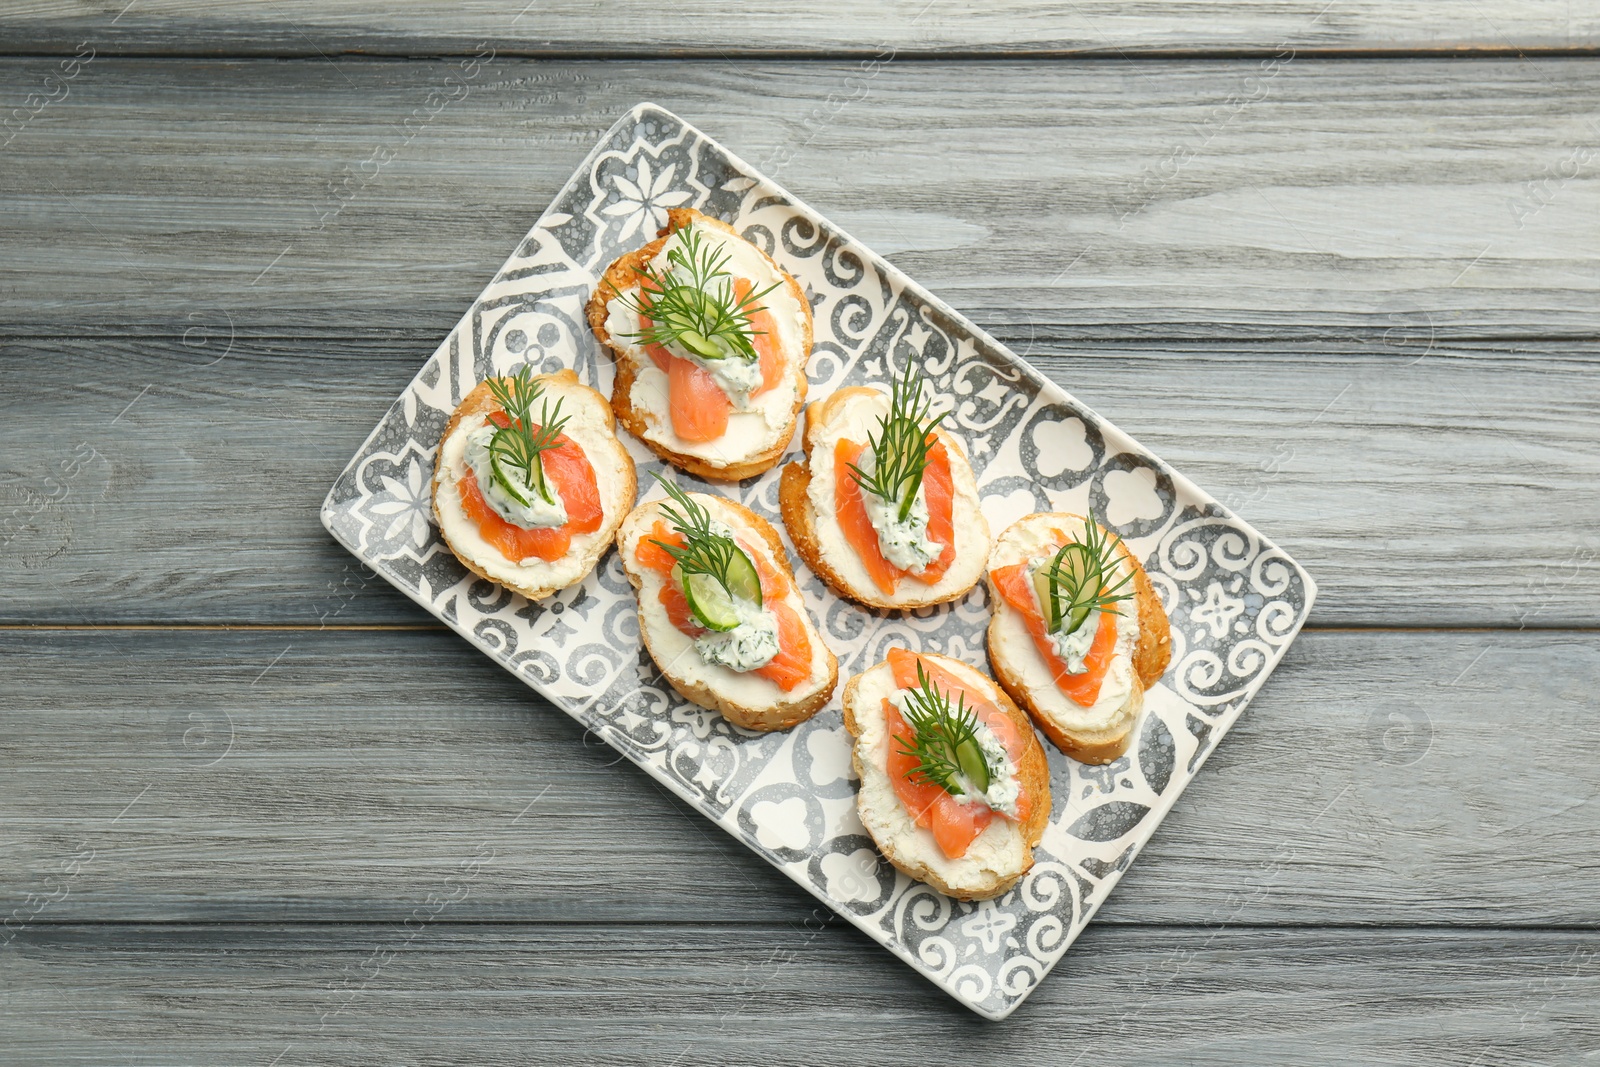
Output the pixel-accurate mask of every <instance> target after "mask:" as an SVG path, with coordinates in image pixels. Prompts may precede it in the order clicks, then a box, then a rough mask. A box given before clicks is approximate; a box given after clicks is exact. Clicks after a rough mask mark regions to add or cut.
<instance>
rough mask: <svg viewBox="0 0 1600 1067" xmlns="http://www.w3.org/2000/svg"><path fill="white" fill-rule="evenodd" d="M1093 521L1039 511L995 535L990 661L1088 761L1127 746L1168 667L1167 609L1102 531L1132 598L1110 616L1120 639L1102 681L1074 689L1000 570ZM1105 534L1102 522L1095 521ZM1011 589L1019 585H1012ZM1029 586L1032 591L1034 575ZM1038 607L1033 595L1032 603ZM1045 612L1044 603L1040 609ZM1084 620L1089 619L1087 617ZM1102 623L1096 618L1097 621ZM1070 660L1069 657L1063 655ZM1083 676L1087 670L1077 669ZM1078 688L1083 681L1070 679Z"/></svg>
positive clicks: (1045, 726)
mask: <svg viewBox="0 0 1600 1067" xmlns="http://www.w3.org/2000/svg"><path fill="white" fill-rule="evenodd" d="M1088 521H1089V520H1088V519H1086V518H1085V517H1084V516H1082V515H1074V514H1071V513H1068V512H1037V513H1035V514H1032V515H1027V516H1024V517H1023V518H1021V519H1018V520H1017V521H1016V522H1015V523H1013V524H1011V526H1009V527H1007V528H1006V530H1005V531H1004V532H1003V533H1002V534H1001V535H1000V536H999V537H998V538H996V540H995V544H994V549H993V550H992V551H991V552H990V555H989V593H990V606H991V610H992V612H993V614H992V615H991V616H990V619H989V632H988V644H989V663H990V665H991V666H993V668H994V674H995V677H996V678H997V679H999V681H1000V684H1001V685H1002V686H1004V687H1005V690H1006V692H1008V693H1010V694H1011V696H1012V697H1013V698H1014V699H1015V700H1016V701H1017V703H1019V704H1021V705H1022V706H1023V707H1024V708H1026V709H1027V711H1028V714H1029V715H1030V716H1032V718H1033V721H1034V722H1035V723H1036V724H1037V725H1038V727H1039V729H1040V730H1041V731H1043V732H1044V735H1045V736H1046V737H1048V738H1049V739H1050V740H1051V742H1052V743H1054V744H1055V746H1056V747H1057V748H1059V749H1061V751H1063V752H1065V753H1066V754H1067V755H1069V756H1071V757H1073V758H1074V759H1076V760H1079V761H1080V762H1083V763H1091V764H1101V763H1110V762H1111V761H1112V760H1114V759H1116V758H1117V757H1119V756H1121V755H1122V754H1123V753H1124V752H1126V751H1127V748H1128V745H1129V742H1130V740H1131V739H1132V737H1133V734H1134V731H1135V729H1136V728H1137V726H1138V722H1139V714H1140V712H1141V711H1142V710H1143V709H1144V694H1145V691H1146V690H1147V689H1148V688H1150V686H1152V685H1154V684H1155V683H1156V682H1157V681H1159V680H1160V678H1161V676H1162V675H1163V674H1164V673H1166V669H1167V663H1168V661H1169V660H1170V659H1171V656H1172V637H1171V632H1170V629H1169V625H1168V622H1167V613H1166V610H1165V609H1164V608H1162V606H1161V600H1160V598H1159V597H1157V596H1156V592H1155V588H1154V587H1153V586H1152V585H1151V584H1150V578H1149V576H1148V575H1146V574H1145V572H1144V568H1143V567H1142V566H1140V564H1139V561H1138V560H1137V559H1135V558H1134V557H1133V555H1132V553H1130V552H1129V551H1128V549H1127V546H1126V545H1125V544H1123V542H1122V540H1121V539H1120V538H1115V537H1114V536H1112V535H1110V534H1106V535H1105V543H1106V544H1107V545H1108V546H1109V548H1108V550H1109V551H1110V552H1111V553H1113V554H1114V556H1115V561H1114V562H1115V569H1114V571H1113V572H1112V573H1111V574H1110V575H1108V579H1109V581H1110V582H1111V583H1115V582H1117V581H1121V580H1123V579H1127V582H1126V585H1125V586H1124V588H1125V589H1126V590H1127V591H1129V592H1131V594H1132V596H1131V598H1130V599H1127V600H1124V601H1122V602H1121V603H1120V604H1117V605H1116V608H1117V611H1116V613H1115V614H1109V613H1108V615H1107V618H1106V621H1107V624H1108V625H1114V627H1115V639H1114V643H1113V644H1112V645H1111V655H1110V658H1109V662H1108V665H1107V666H1106V668H1105V671H1104V676H1103V680H1102V681H1101V682H1100V684H1099V686H1098V689H1097V690H1096V691H1095V692H1093V693H1092V695H1091V694H1089V693H1088V692H1086V691H1085V692H1081V693H1080V694H1079V696H1078V697H1074V696H1073V695H1071V694H1069V693H1068V692H1067V691H1066V690H1065V689H1064V688H1063V685H1062V683H1061V682H1060V681H1059V675H1058V667H1057V665H1056V663H1055V662H1053V661H1052V660H1051V659H1050V658H1049V657H1047V656H1046V655H1045V653H1044V652H1043V651H1041V649H1040V648H1039V642H1038V639H1037V638H1036V636H1035V633H1034V629H1033V627H1034V626H1036V625H1038V621H1037V620H1034V621H1032V622H1031V621H1030V613H1028V612H1024V611H1021V610H1019V609H1018V608H1017V607H1016V606H1014V605H1013V603H1011V601H1010V600H1008V599H1007V597H1006V596H1005V595H1003V590H1002V589H1001V587H1000V584H999V582H998V581H997V578H996V574H997V572H1005V571H1007V570H1008V569H1010V568H1014V567H1016V566H1018V565H1019V564H1020V565H1022V566H1023V567H1024V568H1030V569H1031V568H1032V567H1034V566H1036V565H1038V564H1041V563H1043V562H1046V561H1048V559H1049V558H1050V557H1051V556H1052V555H1053V554H1054V553H1055V551H1056V549H1057V548H1059V547H1060V546H1061V545H1064V544H1066V543H1068V542H1069V541H1079V540H1081V539H1082V538H1083V537H1084V536H1085V531H1086V524H1087V522H1088ZM1096 529H1097V530H1099V531H1101V532H1102V533H1105V528H1104V527H1102V526H1097V527H1096ZM1012 588H1013V591H1015V589H1016V587H1015V586H1013V587H1012ZM1027 588H1028V590H1029V591H1030V592H1031V591H1032V590H1033V583H1032V581H1031V580H1030V581H1028V582H1027ZM1037 605H1038V598H1037V595H1036V594H1035V595H1034V601H1033V606H1031V607H1030V611H1031V610H1032V608H1033V607H1034V606H1037ZM1038 610H1039V611H1040V613H1041V618H1042V612H1043V609H1042V608H1038ZM1085 625H1088V623H1087V622H1086V623H1085ZM1096 625H1098V622H1097V624H1096ZM1061 662H1063V663H1065V662H1066V661H1061ZM1078 673H1079V675H1084V674H1086V673H1087V672H1086V671H1080V672H1078ZM1070 684H1072V685H1073V686H1074V688H1077V687H1079V686H1081V685H1083V684H1084V683H1079V682H1075V681H1074V682H1071V683H1070Z"/></svg>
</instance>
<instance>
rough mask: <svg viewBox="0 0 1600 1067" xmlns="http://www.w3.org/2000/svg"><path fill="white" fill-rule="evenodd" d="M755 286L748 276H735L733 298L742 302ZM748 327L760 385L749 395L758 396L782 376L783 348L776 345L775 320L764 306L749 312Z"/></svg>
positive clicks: (776, 328)
mask: <svg viewBox="0 0 1600 1067" xmlns="http://www.w3.org/2000/svg"><path fill="white" fill-rule="evenodd" d="M755 287H756V284H755V282H752V281H750V280H749V279H748V278H735V279H734V280H733V295H734V299H736V300H738V301H741V302H742V301H743V300H744V298H745V297H747V296H749V295H750V290H752V289H754V288H755ZM750 329H751V331H752V332H753V336H752V337H751V338H750V343H751V344H752V345H754V346H755V350H756V355H758V356H760V357H761V385H760V386H759V387H757V388H756V390H755V391H754V392H752V393H751V394H750V395H751V396H760V395H761V394H762V393H764V392H766V391H767V390H768V389H771V388H772V387H773V386H775V385H777V384H778V381H779V379H781V378H782V377H783V350H782V349H781V348H779V347H778V323H777V320H776V319H774V318H773V317H772V312H770V311H768V310H767V309H766V307H765V306H763V307H762V308H761V309H760V310H757V311H751V312H750Z"/></svg>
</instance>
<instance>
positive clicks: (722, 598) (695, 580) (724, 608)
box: [683, 574, 739, 633]
mask: <svg viewBox="0 0 1600 1067" xmlns="http://www.w3.org/2000/svg"><path fill="white" fill-rule="evenodd" d="M683 596H684V599H685V600H687V601H688V602H689V610H690V611H691V612H693V613H694V617H695V618H696V619H697V620H699V623H700V625H701V626H704V627H705V628H706V629H708V630H716V631H718V632H721V633H726V632H727V631H729V630H732V629H733V628H734V627H736V626H738V625H739V610H738V606H737V605H735V604H734V602H733V597H732V596H731V595H729V593H728V591H727V590H726V589H725V588H723V586H722V583H721V582H719V581H717V580H716V579H715V578H713V577H712V576H711V575H709V574H686V575H684V577H683Z"/></svg>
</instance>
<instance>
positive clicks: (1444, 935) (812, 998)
mask: <svg viewBox="0 0 1600 1067" xmlns="http://www.w3.org/2000/svg"><path fill="white" fill-rule="evenodd" d="M1597 949H1600V935H1597V934H1596V933H1595V932H1593V931H1583V932H1573V931H1539V932H1520V933H1517V934H1506V933H1501V932H1493V931H1431V930H1430V931H1417V930H1403V929H1402V930H1393V929H1378V930H1359V929H1342V930H1299V931H1262V930H1231V929H1229V930H1203V929H1199V930H1196V929H1184V930H1173V929H1168V928H1161V929H1151V928H1123V929H1112V928H1098V929H1091V930H1089V932H1088V933H1087V934H1085V935H1084V937H1083V938H1082V939H1081V940H1080V941H1079V942H1078V943H1077V945H1075V946H1074V947H1073V949H1072V951H1071V953H1070V954H1069V955H1068V956H1067V958H1066V960H1064V961H1063V963H1062V964H1061V965H1060V967H1058V968H1057V970H1056V972H1055V973H1053V974H1052V975H1050V976H1049V977H1047V978H1046V979H1045V980H1044V982H1043V983H1041V985H1040V987H1039V989H1038V990H1037V991H1036V992H1035V993H1034V994H1033V996H1032V998H1031V999H1029V1000H1028V1001H1027V1002H1026V1003H1025V1004H1023V1006H1022V1007H1021V1008H1020V1009H1018V1011H1017V1012H1016V1013H1015V1014H1014V1015H1012V1016H1011V1018H1010V1019H1008V1020H1007V1021H1006V1022H1004V1023H1000V1024H993V1025H989V1024H984V1023H983V1022H982V1021H980V1020H978V1019H977V1018H976V1017H974V1016H971V1015H969V1014H967V1013H966V1012H965V1011H964V1010H963V1009H962V1008H960V1007H959V1006H958V1005H956V1003H955V1002H954V1001H953V1000H950V999H949V998H947V997H946V996H945V995H944V994H943V993H941V992H939V991H938V990H936V989H935V988H934V987H932V986H931V985H928V984H927V983H926V982H924V981H922V979H920V978H919V977H917V976H916V975H915V974H914V973H913V972H912V971H911V970H910V969H909V968H907V967H906V966H904V965H903V964H902V963H900V962H899V961H898V960H896V959H894V958H893V957H892V956H890V955H889V954H888V953H886V952H884V951H882V950H881V949H879V948H877V947H876V946H875V945H871V944H870V943H868V942H867V941H866V939H865V938H864V937H862V936H861V935H859V934H858V933H856V932H855V931H854V930H851V929H848V928H840V927H836V926H822V925H818V924H816V923H814V922H812V923H808V924H795V925H789V926H779V927H765V928H755V929H751V928H732V929H730V928H727V927H719V926H716V925H706V926H700V925H689V926H684V927H658V926H646V927H640V926H629V925H621V926H615V925H607V926H579V927H532V928H529V927H510V928H485V927H471V926H465V927H463V926H456V925H452V924H450V923H449V922H448V921H435V922H433V923H431V924H428V925H425V926H422V927H421V929H420V930H415V928H413V929H411V930H408V929H405V928H400V927H395V926H379V927H370V926H358V927H333V928H329V927H303V926H290V927H286V928H280V927H276V926H273V927H263V926H247V927H237V926H222V927H212V926H206V927H188V926H183V927H176V928H171V927H134V928H125V927H102V926H88V927H83V926H68V927H45V926H40V925H35V926H34V927H31V928H29V929H28V930H27V931H25V932H24V933H23V934H22V936H20V937H19V938H18V939H17V942H16V943H15V944H14V945H13V946H12V948H11V949H10V950H9V951H10V953H11V955H10V958H9V959H8V960H7V978H8V981H7V1003H8V1009H9V1010H8V1012H7V1018H6V1022H5V1029H6V1030H7V1031H8V1032H9V1037H10V1040H9V1041H8V1045H9V1047H11V1048H12V1049H13V1051H14V1054H15V1055H17V1056H19V1057H20V1058H21V1059H22V1060H23V1061H25V1062H28V1063H31V1064H39V1065H41V1067H43V1065H48V1064H66V1063H82V1062H107V1061H110V1060H113V1059H114V1060H115V1062H117V1063H125V1064H157V1063H161V1064H165V1063H173V1062H184V1063H191V1062H228V1063H243V1064H259V1065H263V1067H264V1065H266V1064H269V1063H275V1064H276V1065H277V1067H299V1065H302V1064H306V1063H323V1062H338V1063H351V1062H384V1063H414V1062H444V1061H446V1060H447V1061H448V1062H452V1063H479V1064H501V1063H528V1062H534V1063H557V1062H560V1063H566V1062H585V1063H595V1062H603V1063H617V1064H651V1065H659V1064H664V1063H668V1062H681V1063H733V1062H737V1063H771V1064H805V1065H808V1067H811V1065H823V1064H859V1063H861V1062H862V1058H863V1057H862V1049H863V1048H868V1047H870V1048H871V1049H872V1053H873V1059H874V1060H878V1059H881V1060H883V1061H885V1062H893V1063H901V1062H905V1063H929V1062H962V1061H963V1059H966V1058H970V1053H971V1050H972V1048H973V1047H974V1044H975V1043H977V1042H981V1043H982V1048H983V1061H984V1062H985V1063H993V1064H996V1065H1002V1064H1038V1063H1072V1062H1075V1061H1076V1058H1078V1057H1083V1058H1087V1057H1088V1056H1090V1055H1095V1054H1098V1053H1099V1052H1100V1051H1101V1050H1104V1049H1109V1048H1114V1049H1115V1050H1116V1060H1117V1062H1118V1063H1127V1064H1163V1065H1164V1064H1171V1063H1192V1064H1215V1065H1225V1067H1239V1065H1244V1064H1282V1063H1304V1064H1311V1063H1382V1064H1394V1065H1422V1064H1437V1063H1456V1064H1467V1063H1472V1062H1477V1063H1484V1064H1499V1063H1558V1062H1559V1063H1575V1062H1578V1060H1579V1059H1580V1058H1581V1057H1582V1056H1583V1055H1584V1054H1585V1053H1590V1054H1592V1050H1594V1049H1595V1048H1596V1047H1600V1024H1597V1014H1600V1013H1597V1010H1596V1009H1597V1008H1600V975H1597V973H1596V970H1597V968H1596V953H1597ZM674 1056H676V1057H678V1058H677V1059H676V1060H674V1059H673V1057H674ZM274 1057H278V1058H277V1059H274Z"/></svg>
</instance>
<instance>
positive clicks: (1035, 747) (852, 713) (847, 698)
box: [844, 652, 1050, 900]
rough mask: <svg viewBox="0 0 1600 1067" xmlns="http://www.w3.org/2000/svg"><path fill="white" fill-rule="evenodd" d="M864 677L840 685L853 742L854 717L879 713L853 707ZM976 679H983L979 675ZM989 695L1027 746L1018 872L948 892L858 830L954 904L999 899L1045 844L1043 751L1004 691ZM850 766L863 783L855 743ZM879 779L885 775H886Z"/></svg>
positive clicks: (927, 872)
mask: <svg viewBox="0 0 1600 1067" xmlns="http://www.w3.org/2000/svg"><path fill="white" fill-rule="evenodd" d="M918 655H919V656H921V657H923V658H924V659H928V660H932V661H933V662H935V663H939V664H941V665H943V664H950V663H955V664H959V665H960V666H963V667H969V668H970V667H971V664H968V663H962V662H961V661H960V660H957V659H952V658H951V657H949V656H941V655H938V654H936V653H932V652H920V653H918ZM881 666H883V663H878V664H877V665H876V666H875V667H869V668H867V670H868V671H870V670H874V669H876V667H881ZM866 673H867V671H862V672H861V674H857V675H855V676H854V677H852V678H851V679H850V680H849V681H848V682H846V683H845V687H844V728H845V729H846V730H848V731H850V736H851V738H853V739H856V738H860V736H861V733H862V730H861V726H860V723H859V721H858V719H857V715H860V714H872V713H874V712H875V711H877V710H878V709H875V708H858V707H857V706H856V704H857V702H856V691H857V688H858V687H859V685H860V682H861V676H862V675H863V674H866ZM952 673H955V672H952ZM978 673H979V674H980V675H981V674H982V672H981V671H979V672H978ZM990 695H991V696H992V697H993V698H994V702H995V703H996V704H997V705H999V706H1000V708H1001V709H1002V710H1003V711H1005V713H1006V715H1007V716H1008V717H1009V718H1010V719H1011V721H1012V722H1013V723H1015V724H1016V727H1017V734H1018V735H1019V736H1020V737H1022V738H1024V739H1025V743H1026V745H1027V750H1026V751H1025V752H1023V754H1022V760H1021V762H1020V763H1019V764H1018V765H1017V777H1018V778H1019V779H1020V781H1021V783H1022V788H1023V790H1024V791H1025V792H1027V793H1028V794H1029V795H1030V796H1032V797H1033V807H1032V810H1030V811H1029V812H1028V821H1027V822H1025V823H1023V824H1022V826H1021V830H1022V836H1023V840H1024V841H1026V842H1027V846H1028V849H1027V853H1026V857H1025V860H1026V861H1025V862H1024V863H1023V865H1022V866H1021V867H1020V868H1019V869H1018V870H1016V871H1013V872H1009V873H1008V874H1007V875H1005V876H1004V877H996V878H995V879H993V880H992V881H990V882H986V883H984V884H982V885H976V886H953V885H950V884H949V883H948V882H946V881H945V880H944V878H943V877H942V876H941V875H940V874H939V872H937V871H935V870H933V869H931V868H930V867H928V866H927V865H926V864H923V863H919V862H917V861H916V860H914V859H910V858H909V857H907V856H905V855H904V854H903V853H902V850H901V849H900V848H899V847H898V846H899V842H896V841H892V840H880V839H879V838H878V837H877V835H875V834H873V831H872V826H871V824H870V823H868V822H867V820H866V819H865V818H863V819H862V825H864V826H865V827H866V828H867V833H868V834H869V835H872V839H873V841H874V842H876V844H877V846H878V851H879V852H881V853H883V857H884V859H886V860H888V861H889V862H890V863H892V864H893V865H894V866H895V867H896V868H898V869H899V870H902V871H904V872H905V873H906V874H908V875H910V876H911V877H912V878H915V879H917V880H918V881H919V882H926V883H928V884H929V885H931V886H933V888H935V889H937V890H938V891H939V892H941V893H943V894H945V895H946V896H949V897H955V898H956V899H957V900H987V899H988V898H990V897H997V896H999V895H1000V894H1001V893H1004V892H1005V891H1006V890H1008V889H1010V888H1011V887H1012V886H1014V885H1016V884H1017V881H1018V879H1020V878H1021V877H1022V876H1023V875H1025V874H1027V873H1028V871H1029V870H1031V869H1032V867H1033V850H1034V849H1035V848H1037V847H1038V846H1039V842H1040V841H1042V840H1043V839H1044V830H1045V827H1046V826H1048V825H1049V824H1050V764H1049V762H1048V761H1047V760H1046V758H1045V754H1044V747H1043V746H1042V745H1040V744H1039V739H1038V737H1037V736H1035V735H1034V732H1033V727H1032V724H1031V723H1030V722H1029V721H1028V716H1027V714H1026V713H1024V712H1023V711H1022V709H1021V708H1019V707H1017V705H1016V704H1015V703H1014V702H1013V701H1012V700H1011V698H1010V697H1009V696H1007V695H1006V693H1005V692H1004V690H1002V689H1000V688H998V687H995V688H993V689H992V691H991V694H990ZM850 763H851V765H852V766H853V767H854V768H855V772H856V780H857V781H862V780H864V778H865V767H864V766H863V764H862V759H861V745H860V744H859V742H858V743H856V744H853V745H851V750H850ZM884 773H887V771H885V772H884ZM859 804H860V794H859V793H857V805H858V807H859Z"/></svg>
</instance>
